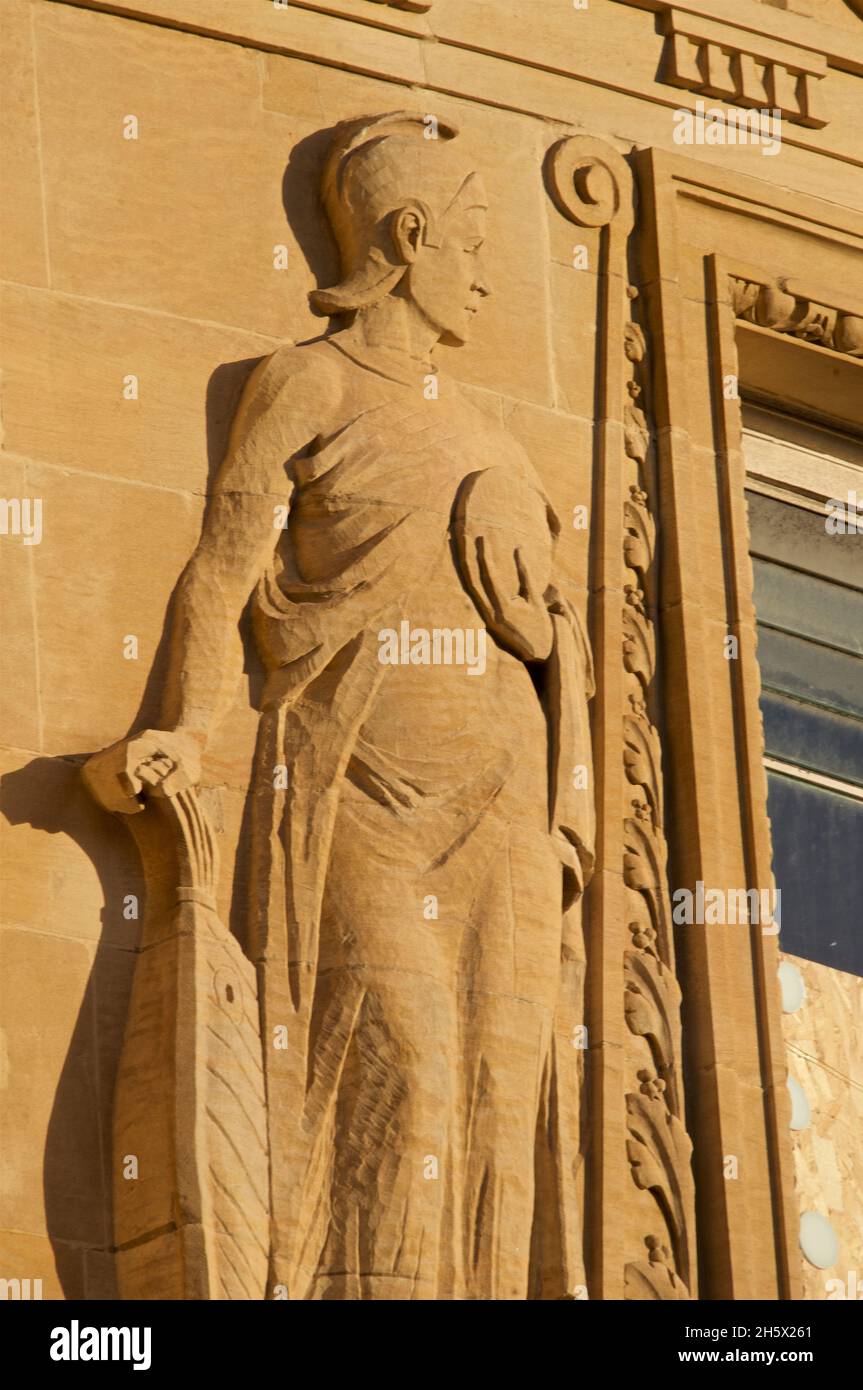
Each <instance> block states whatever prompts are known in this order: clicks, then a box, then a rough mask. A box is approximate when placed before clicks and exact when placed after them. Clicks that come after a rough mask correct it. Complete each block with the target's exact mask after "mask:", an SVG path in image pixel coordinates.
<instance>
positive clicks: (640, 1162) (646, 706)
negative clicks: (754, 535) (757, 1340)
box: [547, 136, 697, 1299]
mask: <svg viewBox="0 0 863 1390" xmlns="http://www.w3.org/2000/svg"><path fill="white" fill-rule="evenodd" d="M547 175H548V182H549V186H550V191H551V194H552V197H553V199H554V201H555V203H556V204H557V206H558V208H559V209H560V211H561V212H562V213H563V214H564V216H566V217H568V218H569V219H570V220H571V221H572V222H575V223H576V225H578V226H583V227H594V228H598V229H604V230H603V236H604V238H605V240H604V246H603V250H602V265H601V272H600V273H601V275H602V276H603V278H606V277H607V279H608V283H609V291H608V293H607V294H606V295H605V296H603V297H602V298H603V299H604V307H603V308H602V309H601V310H600V313H601V314H602V318H603V322H602V323H601V325H600V330H601V332H602V334H603V337H604V340H605V342H606V344H607V347H608V349H609V350H614V349H616V350H617V351H619V352H620V353H621V355H622V357H623V359H624V360H623V363H622V364H621V367H622V371H621V373H620V376H619V378H617V377H615V379H617V380H619V383H620V390H619V396H618V398H617V399H612V398H609V399H608V400H607V401H606V402H605V403H604V413H605V414H606V415H607V416H608V418H609V419H611V420H619V422H620V424H621V425H622V442H623V447H622V449H621V448H620V446H619V444H615V442H614V441H615V439H616V438H618V437H619V436H617V435H616V434H615V432H614V431H613V430H612V432H611V434H610V436H609V438H608V440H607V441H606V442H604V443H603V444H602V445H601V448H602V450H603V455H604V456H603V466H602V469H601V473H602V475H603V476H604V478H605V479H606V483H605V485H606V486H607V487H608V495H607V496H606V497H602V498H600V506H601V508H602V510H603V513H604V514H606V515H608V514H609V513H608V508H609V507H613V508H615V509H616V507H617V506H618V505H621V499H622V510H621V514H620V516H619V532H618V534H619V536H620V551H619V552H618V555H617V557H616V559H615V560H614V561H612V564H613V569H612V571H611V572H610V573H607V574H604V575H603V583H605V584H608V585H609V586H610V587H612V588H613V586H614V585H615V584H616V583H617V582H618V581H619V582H620V586H621V590H622V592H623V595H624V600H623V604H622V606H621V608H620V611H619V613H618V614H617V623H618V624H619V626H618V629H617V630H618V631H619V633H620V634H621V639H622V645H621V648H620V649H619V652H618V654H615V653H614V652H613V651H612V650H610V649H609V650H601V649H599V648H598V649H597V653H596V655H597V663H598V669H599V670H600V672H601V673H603V672H604V668H605V663H606V662H610V661H612V660H615V659H616V660H618V661H620V662H621V663H622V667H623V682H624V683H623V688H622V697H621V699H620V700H619V701H614V699H613V696H612V694H611V691H606V690H605V689H604V688H603V687H602V685H600V686H598V688H597V698H598V699H599V700H602V702H603V704H604V707H605V712H606V718H607V719H608V721H609V725H610V727H612V728H613V727H614V725H613V723H612V722H611V721H613V720H616V719H619V720H620V727H621V730H622V745H623V772H624V778H625V783H624V785H625V788H626V790H625V792H624V797H623V804H622V805H621V807H620V814H621V820H622V825H621V829H622V865H617V864H613V863H608V864H603V865H601V866H600V867H603V868H606V869H612V870H614V869H619V867H622V869H623V883H624V895H625V896H624V902H623V903H622V904H621V907H622V910H623V912H624V914H625V918H624V920H625V921H626V924H627V931H626V933H625V935H624V937H623V939H622V940H621V941H620V943H619V949H620V951H621V954H622V957H623V965H624V973H623V978H624V993H623V999H622V1000H621V1004H622V1009H623V1014H624V1018H625V1020H626V1026H627V1027H628V1028H629V1031H630V1032H631V1033H632V1034H634V1035H635V1036H636V1037H640V1038H643V1039H644V1040H645V1042H646V1043H647V1045H648V1048H649V1050H650V1057H651V1065H650V1067H649V1068H644V1067H642V1068H639V1069H638V1070H635V1069H634V1068H628V1069H627V1071H626V1074H625V1087H626V1097H625V1108H626V1137H625V1141H624V1142H625V1149H626V1158H627V1161H628V1164H629V1168H630V1174H631V1177H632V1181H633V1182H634V1184H635V1186H636V1188H637V1189H639V1191H641V1192H644V1193H649V1194H650V1195H651V1197H652V1198H653V1199H654V1201H655V1203H656V1210H655V1213H654V1219H657V1218H658V1219H659V1220H661V1221H663V1222H664V1224H665V1230H664V1232H663V1234H662V1235H661V1236H660V1235H656V1234H655V1231H653V1230H649V1229H648V1230H646V1231H645V1232H644V1246H645V1250H636V1249H630V1250H628V1251H627V1256H628V1257H629V1258H628V1260H627V1264H626V1267H625V1270H624V1297H625V1298H627V1299H688V1298H691V1297H693V1296H695V1291H696V1287H697V1282H696V1267H695V1266H696V1261H695V1250H694V1233H695V1191H694V1183H693V1177H692V1170H691V1166H690V1159H691V1154H692V1143H691V1140H690V1138H689V1135H688V1134H687V1131H686V1127H685V1124H684V1121H683V1118H682V1117H683V1096H682V1082H681V1077H680V1050H681V1021H680V1004H681V991H680V986H679V985H678V983H677V978H676V974H675V968H674V941H673V933H672V929H671V909H670V901H669V895H668V887H667V883H668V875H667V859H668V849H667V843H666V838H665V829H664V809H663V773H662V748H661V743H660V736H659V730H658V727H657V725H658V709H657V704H658V697H657V689H656V682H655V675H656V647H657V633H656V624H655V618H654V615H655V609H656V565H655V557H656V542H657V524H656V486H657V485H656V469H655V460H654V457H653V450H652V447H651V435H650V427H649V423H648V418H647V413H646V399H647V397H648V395H649V386H650V383H649V367H648V360H647V342H646V337H645V333H644V329H643V328H642V325H641V323H640V322H639V321H638V318H639V315H638V310H637V306H638V298H639V296H638V290H637V288H636V287H635V286H634V285H631V284H628V283H627V280H628V277H627V274H626V270H627V254H626V253H627V239H628V235H629V233H630V231H631V229H632V225H633V185H632V174H631V172H630V169H629V165H628V164H627V162H626V160H625V159H624V158H623V156H622V155H621V154H620V153H619V152H618V151H616V150H615V149H614V148H613V147H612V146H610V145H608V144H606V142H605V141H603V140H598V139H595V138H594V137H591V136H574V137H571V138H568V139H564V140H562V141H560V142H559V143H558V144H557V145H555V146H554V147H553V148H552V150H551V151H550V153H549V159H548V165H547ZM614 286H617V287H619V295H620V300H619V302H618V303H617V304H616V305H615V304H614V303H613V289H612V287H614ZM611 524H612V526H613V527H614V521H613V519H612V523H611ZM613 624H614V615H612V614H609V615H607V616H606V618H605V619H604V620H603V623H602V624H600V625H601V626H604V627H606V628H607V629H611V627H612V625H613ZM603 678H604V677H603V674H601V675H600V680H601V681H602V680H603ZM619 757H620V741H619V740H615V739H612V740H611V741H610V742H609V745H608V748H607V751H606V760H605V762H604V763H603V764H602V766H601V768H600V770H599V775H600V776H602V775H604V774H608V775H609V780H611V779H612V778H613V775H614V768H613V764H614V762H615V761H616V760H617V759H619ZM645 1251H646V1253H647V1258H646V1259H645V1258H644V1256H645Z"/></svg>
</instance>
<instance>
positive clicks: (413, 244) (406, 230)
mask: <svg viewBox="0 0 863 1390" xmlns="http://www.w3.org/2000/svg"><path fill="white" fill-rule="evenodd" d="M389 230H390V237H391V238H392V244H393V251H394V253H395V255H394V259H395V260H396V262H397V263H398V264H399V265H412V264H413V262H414V261H415V260H416V258H417V252H418V250H419V248H420V247H421V246H439V245H440V242H439V241H437V240H436V239H435V235H434V227H433V225H432V215H431V210H430V209H429V207H428V205H427V204H426V203H423V202H420V201H419V199H415V200H412V201H411V202H409V203H406V204H405V205H404V207H401V208H396V209H395V211H394V212H392V213H391V214H390V227H389Z"/></svg>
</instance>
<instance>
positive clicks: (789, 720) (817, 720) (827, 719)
mask: <svg viewBox="0 0 863 1390" xmlns="http://www.w3.org/2000/svg"><path fill="white" fill-rule="evenodd" d="M761 711H762V714H763V715H764V747H765V750H766V752H767V753H768V754H769V755H770V756H771V757H774V758H782V759H783V761H784V762H787V763H796V764H797V765H798V766H800V767H808V768H810V769H811V770H812V771H813V772H826V773H827V774H828V775H829V776H831V777H840V778H842V780H843V781H845V782H857V783H858V784H859V785H860V786H863V720H859V719H854V718H852V717H851V716H850V715H845V714H835V713H834V712H833V711H832V710H824V709H818V708H817V707H816V706H815V705H807V704H801V703H800V702H799V701H797V700H790V699H788V698H787V697H786V696H784V695H775V694H774V693H773V692H772V691H770V690H765V691H764V692H763V693H762V696H761ZM861 853H863V849H861Z"/></svg>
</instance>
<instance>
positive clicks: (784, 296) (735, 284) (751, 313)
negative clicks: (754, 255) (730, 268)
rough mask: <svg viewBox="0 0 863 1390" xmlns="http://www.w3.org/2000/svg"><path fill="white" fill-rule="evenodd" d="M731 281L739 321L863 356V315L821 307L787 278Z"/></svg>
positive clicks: (847, 353) (733, 278)
mask: <svg viewBox="0 0 863 1390" xmlns="http://www.w3.org/2000/svg"><path fill="white" fill-rule="evenodd" d="M729 282H730V287H731V303H732V306H733V308H734V313H735V316H736V317H737V318H739V319H743V320H744V321H745V322H747V323H755V324H757V325H758V326H759V328H769V329H772V331H773V332H774V333H788V334H790V335H791V336H792V337H794V338H802V339H804V340H805V341H806V342H810V343H817V344H819V345H820V346H821V347H827V348H832V349H833V351H834V352H842V353H845V354H846V355H847V356H849V357H863V315H859V314H854V313H847V312H845V311H844V310H842V309H838V308H836V307H834V306H832V305H830V304H820V303H818V302H816V301H815V300H813V299H810V298H809V297H808V296H807V295H805V294H804V293H802V291H801V289H800V288H799V287H798V286H797V284H796V282H795V281H794V280H791V279H788V278H786V277H784V276H783V277H779V278H778V279H775V280H771V281H769V282H766V283H764V282H760V281H757V280H748V279H746V278H744V277H743V276H739V275H732V276H730V277H729Z"/></svg>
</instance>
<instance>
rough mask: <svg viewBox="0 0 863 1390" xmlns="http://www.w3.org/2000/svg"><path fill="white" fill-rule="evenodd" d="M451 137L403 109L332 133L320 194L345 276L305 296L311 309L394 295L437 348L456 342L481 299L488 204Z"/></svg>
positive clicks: (355, 305)
mask: <svg viewBox="0 0 863 1390" xmlns="http://www.w3.org/2000/svg"><path fill="white" fill-rule="evenodd" d="M457 134H458V132H457V130H456V128H455V126H452V125H448V124H445V123H444V122H442V121H438V120H436V119H435V118H434V117H431V116H423V115H420V114H418V113H415V112H410V111H395V112H391V113H390V114H388V115H385V116H376V117H363V118H361V119H359V120H354V121H345V122H343V123H342V124H341V125H339V126H337V127H336V132H335V136H334V139H333V145H332V149H331V151H330V154H329V157H328V159H327V162H326V165H325V168H324V173H323V179H322V187H321V194H322V198H323V202H324V206H325V207H326V210H327V214H328V216H329V219H330V223H331V225H332V228H333V231H334V233H335V237H336V240H337V242H338V246H339V251H340V253H341V259H342V269H343V276H344V278H343V279H342V281H341V283H340V284H338V285H335V286H333V287H332V288H330V289H323V290H315V291H313V293H312V295H311V300H312V303H313V305H314V307H315V308H316V309H318V310H320V311H322V312H324V313H328V314H344V313H356V312H360V313H361V312H362V311H363V310H366V309H369V308H371V307H372V306H374V305H375V304H377V303H379V301H380V300H382V299H383V298H385V296H387V295H389V294H393V293H397V294H399V295H401V296H406V297H407V298H409V299H411V300H412V301H413V302H414V304H415V305H416V307H417V309H418V310H419V312H420V313H421V314H422V315H423V316H424V318H425V319H426V320H427V321H428V322H429V323H430V324H431V325H432V326H433V327H434V328H435V330H436V331H437V332H438V333H439V336H440V337H441V338H442V339H443V340H444V341H449V342H454V343H463V342H464V341H465V339H466V337H467V336H468V333H469V329H470V324H471V320H472V317H473V315H474V313H476V310H477V308H478V306H479V302H480V300H481V299H482V298H483V296H485V295H487V294H488V293H489V289H488V285H487V284H486V282H485V279H484V278H483V271H482V267H481V257H480V250H481V247H482V244H483V240H484V236H485V214H486V208H487V206H488V203H487V198H486V194H485V190H484V188H483V185H482V180H481V178H480V176H479V174H478V173H477V172H476V169H475V168H474V166H473V164H472V162H471V161H470V158H469V157H468V156H467V155H466V154H465V153H463V152H462V150H461V147H460V146H458V145H457V144H456V136H457Z"/></svg>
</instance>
